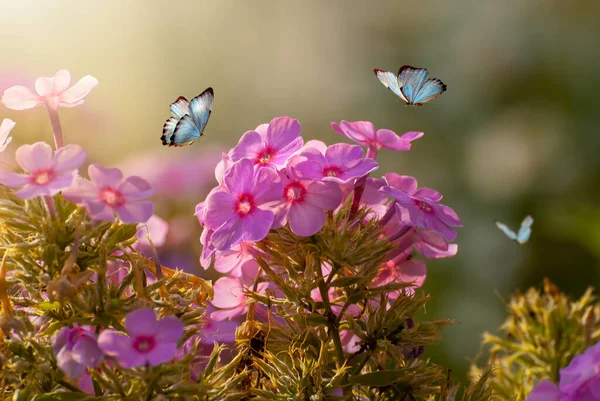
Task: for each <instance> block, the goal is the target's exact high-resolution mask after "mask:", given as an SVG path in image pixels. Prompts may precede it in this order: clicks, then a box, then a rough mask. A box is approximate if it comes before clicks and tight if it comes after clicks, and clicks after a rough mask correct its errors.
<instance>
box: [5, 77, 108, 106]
mask: <svg viewBox="0 0 600 401" xmlns="http://www.w3.org/2000/svg"><path fill="white" fill-rule="evenodd" d="M70 83H71V74H69V71H67V70H60V71H58V72H57V73H56V74H55V75H54V76H53V77H41V78H38V79H37V80H36V81H35V90H36V91H37V94H35V93H33V92H32V91H31V90H30V89H28V88H26V87H24V86H13V87H12V88H8V89H7V90H5V91H4V95H3V96H2V103H3V104H4V105H5V106H6V107H8V108H9V109H13V110H26V109H32V108H34V107H38V106H41V105H43V104H45V105H46V107H48V108H49V109H54V110H56V109H57V108H58V107H59V106H60V107H75V106H78V105H80V104H83V98H84V97H86V96H87V95H88V94H89V93H90V91H91V90H92V89H93V88H94V87H95V86H96V85H98V80H97V79H96V78H94V77H92V76H90V75H86V76H85V77H83V78H81V79H80V80H79V81H77V83H76V84H75V85H73V86H72V87H70V88H69V84H70Z"/></svg>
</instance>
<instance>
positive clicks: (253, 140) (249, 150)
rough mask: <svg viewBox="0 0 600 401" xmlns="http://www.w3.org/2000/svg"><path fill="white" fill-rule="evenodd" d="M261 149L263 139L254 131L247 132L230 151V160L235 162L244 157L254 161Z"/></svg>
mask: <svg viewBox="0 0 600 401" xmlns="http://www.w3.org/2000/svg"><path fill="white" fill-rule="evenodd" d="M263 148H264V146H263V138H262V137H261V136H260V134H259V133H258V132H256V131H247V132H246V133H244V135H242V137H241V138H240V140H239V142H238V144H237V145H235V147H234V148H233V149H232V150H231V160H232V161H233V162H236V161H238V160H241V159H243V158H245V157H249V158H250V159H252V160H254V159H255V158H256V156H257V155H258V154H259V153H260V151H261V150H263Z"/></svg>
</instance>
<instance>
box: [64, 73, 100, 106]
mask: <svg viewBox="0 0 600 401" xmlns="http://www.w3.org/2000/svg"><path fill="white" fill-rule="evenodd" d="M96 85H98V80H97V79H96V78H94V77H92V76H90V75H86V76H85V77H83V78H81V79H80V80H79V81H77V83H75V85H73V86H72V87H70V88H69V89H67V90H66V91H64V93H63V94H62V95H61V96H60V98H59V103H58V105H59V106H61V107H69V106H76V105H78V104H81V103H83V98H84V97H86V96H87V95H88V94H89V93H90V91H91V90H92V89H94V87H95V86H96Z"/></svg>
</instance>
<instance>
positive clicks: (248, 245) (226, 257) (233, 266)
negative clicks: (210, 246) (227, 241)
mask: <svg viewBox="0 0 600 401" xmlns="http://www.w3.org/2000/svg"><path fill="white" fill-rule="evenodd" d="M257 253H258V250H257V249H256V248H254V243H253V242H247V241H242V242H240V243H239V244H237V245H234V246H232V247H231V249H229V250H227V251H216V252H215V263H214V268H215V270H216V271H218V272H219V273H226V274H227V273H228V274H229V276H230V277H240V276H241V275H242V270H243V269H244V268H247V267H248V266H249V265H253V266H255V267H258V264H257V262H256V260H254V257H255V255H256V254H257ZM200 263H201V265H202V267H204V268H205V269H208V268H209V267H210V265H211V260H210V259H208V260H205V259H202V258H201V260H200Z"/></svg>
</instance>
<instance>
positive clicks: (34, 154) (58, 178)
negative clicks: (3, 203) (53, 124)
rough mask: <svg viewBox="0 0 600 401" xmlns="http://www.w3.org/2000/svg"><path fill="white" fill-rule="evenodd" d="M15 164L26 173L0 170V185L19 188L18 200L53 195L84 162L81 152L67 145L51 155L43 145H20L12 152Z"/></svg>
mask: <svg viewBox="0 0 600 401" xmlns="http://www.w3.org/2000/svg"><path fill="white" fill-rule="evenodd" d="M16 159H17V163H18V164H19V166H21V168H22V169H23V170H24V171H25V173H26V174H18V173H12V172H9V171H4V170H0V184H2V185H6V186H7V187H11V188H21V190H19V191H17V192H16V193H15V195H17V196H18V197H19V198H21V199H31V198H35V197H37V196H53V195H55V194H57V193H59V192H60V191H61V190H63V189H65V188H67V187H69V186H70V185H71V184H72V183H73V180H74V179H75V177H76V175H77V171H78V169H79V167H81V165H82V164H83V163H84V162H85V151H84V150H83V149H82V148H81V147H80V146H78V145H67V146H65V147H63V148H60V149H58V150H57V151H56V152H55V153H54V154H53V152H52V148H51V147H50V145H48V144H47V143H45V142H37V143H34V144H33V145H23V146H20V147H19V148H18V149H17V152H16Z"/></svg>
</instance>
